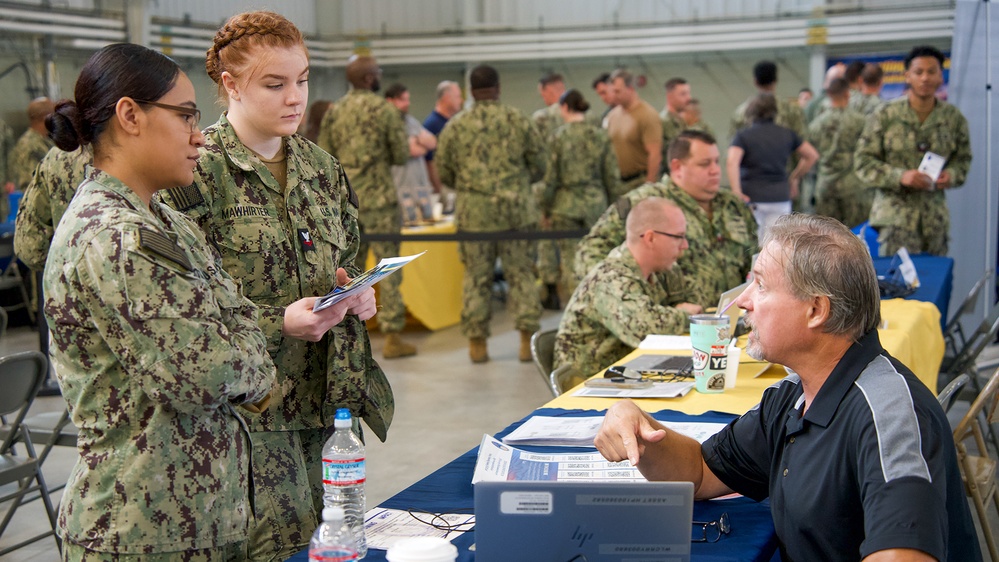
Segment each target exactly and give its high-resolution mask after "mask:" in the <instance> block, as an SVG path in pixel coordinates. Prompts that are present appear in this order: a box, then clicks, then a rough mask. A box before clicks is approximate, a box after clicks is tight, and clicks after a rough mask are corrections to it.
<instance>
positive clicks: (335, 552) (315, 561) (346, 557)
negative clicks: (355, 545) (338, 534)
mask: <svg viewBox="0 0 999 562" xmlns="http://www.w3.org/2000/svg"><path fill="white" fill-rule="evenodd" d="M350 560H357V551H354V550H349V549H346V548H341V549H330V550H323V551H320V552H309V562H349V561H350Z"/></svg>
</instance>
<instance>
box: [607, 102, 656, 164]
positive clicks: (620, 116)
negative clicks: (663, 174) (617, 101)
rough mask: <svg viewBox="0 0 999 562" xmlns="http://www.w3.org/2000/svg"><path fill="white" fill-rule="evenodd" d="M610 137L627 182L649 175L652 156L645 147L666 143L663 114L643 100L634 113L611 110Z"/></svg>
mask: <svg viewBox="0 0 999 562" xmlns="http://www.w3.org/2000/svg"><path fill="white" fill-rule="evenodd" d="M607 134H609V135H610V138H611V143H612V144H613V145H614V154H616V155H617V165H618V168H620V169H621V177H622V178H627V177H630V176H634V175H635V174H640V173H645V172H646V169H645V168H646V166H647V165H648V157H649V153H648V151H646V150H645V145H646V144H649V143H654V142H662V139H663V124H662V121H661V120H660V119H659V113H658V112H656V110H655V109H653V107H652V106H651V105H649V104H648V102H646V101H644V100H639V102H638V105H636V106H635V108H634V109H632V110H631V111H628V110H626V109H624V108H623V107H622V106H620V105H619V106H617V107H615V108H614V109H612V110H611V112H610V113H609V114H608V115H607Z"/></svg>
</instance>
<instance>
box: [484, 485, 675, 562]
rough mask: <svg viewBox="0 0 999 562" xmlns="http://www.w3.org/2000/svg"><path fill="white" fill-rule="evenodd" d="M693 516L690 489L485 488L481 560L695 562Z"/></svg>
mask: <svg viewBox="0 0 999 562" xmlns="http://www.w3.org/2000/svg"><path fill="white" fill-rule="evenodd" d="M693 509H694V485H693V484H692V483H690V482H621V483H615V482H479V483H477V484H475V559H476V561H477V562H500V561H503V562H507V561H510V560H530V561H532V562H549V561H550V562H567V561H568V560H571V559H573V557H575V556H578V555H583V556H585V557H586V558H585V560H587V561H588V562H611V561H614V562H618V561H622V560H641V561H643V562H667V561H669V562H688V561H689V560H690V537H691V520H692V518H693ZM582 559H583V558H579V560H582Z"/></svg>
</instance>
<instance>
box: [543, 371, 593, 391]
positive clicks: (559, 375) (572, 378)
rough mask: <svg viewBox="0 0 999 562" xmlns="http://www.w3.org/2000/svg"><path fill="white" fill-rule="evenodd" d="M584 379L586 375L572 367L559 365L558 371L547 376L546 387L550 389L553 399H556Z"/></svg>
mask: <svg viewBox="0 0 999 562" xmlns="http://www.w3.org/2000/svg"><path fill="white" fill-rule="evenodd" d="M585 379H586V375H583V374H581V373H580V372H579V370H578V369H576V367H575V366H574V365H559V367H558V369H555V370H554V371H552V372H551V374H549V375H548V383H549V384H548V386H550V387H551V390H552V394H553V395H554V396H555V398H558V397H559V396H561V395H562V393H563V392H565V391H566V390H568V389H570V388H572V387H573V386H575V385H577V384H579V383H580V382H582V381H583V380H585Z"/></svg>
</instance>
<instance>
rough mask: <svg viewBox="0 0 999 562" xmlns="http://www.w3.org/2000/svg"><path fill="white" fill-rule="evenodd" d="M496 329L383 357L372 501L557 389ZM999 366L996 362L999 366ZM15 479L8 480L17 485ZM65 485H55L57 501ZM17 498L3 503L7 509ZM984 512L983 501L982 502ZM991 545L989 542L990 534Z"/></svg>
mask: <svg viewBox="0 0 999 562" xmlns="http://www.w3.org/2000/svg"><path fill="white" fill-rule="evenodd" d="M559 318H560V314H559V313H553V312H545V315H544V317H543V318H542V328H544V329H551V328H555V327H557V326H558V321H559ZM493 334H494V336H493V337H492V338H490V339H489V354H490V357H491V359H492V360H491V361H490V362H489V363H486V364H483V365H473V364H472V363H471V362H470V361H469V360H468V351H467V341H466V340H465V338H463V337H462V336H461V334H460V333H459V331H458V328H457V327H456V326H455V327H451V328H448V329H445V330H441V331H438V332H429V331H426V330H415V331H407V332H405V333H404V337H405V339H406V340H407V341H410V342H412V343H415V344H416V345H417V346H418V347H419V351H420V352H419V354H418V355H416V356H414V357H409V358H403V359H395V360H391V361H387V360H380V363H381V365H382V367H383V368H384V370H385V372H386V374H387V375H388V377H389V379H390V381H391V383H392V387H393V389H394V391H395V396H396V413H395V420H394V422H393V425H392V428H391V430H390V432H389V438H388V441H387V442H386V443H381V442H378V441H377V439H374V438H369V439H368V443H367V459H368V462H367V469H368V485H367V500H368V506H369V507H374V506H375V505H378V504H379V503H381V502H382V501H384V500H385V499H387V498H389V497H391V496H392V495H394V494H396V493H397V492H399V491H400V490H402V489H404V488H406V487H408V486H409V485H411V484H413V483H414V482H416V481H417V480H419V479H421V478H423V477H424V476H426V475H427V474H429V473H430V472H432V471H434V470H436V469H437V468H439V467H440V466H442V465H444V464H445V463H447V462H448V461H450V460H451V459H453V458H455V457H457V456H458V455H460V454H462V453H464V452H465V451H467V450H469V449H471V448H472V447H475V446H476V445H478V443H479V441H480V440H481V438H482V434H483V433H495V432H497V431H499V430H500V429H502V428H504V427H505V426H507V425H508V424H509V423H510V422H512V421H515V420H518V419H520V418H522V417H524V416H526V415H527V414H528V413H530V412H531V411H532V410H534V409H535V408H537V407H539V406H541V405H542V404H544V403H545V402H547V401H548V400H549V399H550V398H551V395H550V392H549V391H548V390H547V387H546V386H545V383H544V382H543V381H542V379H541V377H540V376H539V374H538V372H537V369H536V368H535V367H534V365H533V363H520V362H519V361H518V360H517V348H518V343H519V339H518V334H517V332H516V331H515V330H514V329H513V325H512V320H511V319H510V317H509V315H508V314H506V312H504V311H502V310H500V309H499V308H498V307H497V310H496V313H495V315H494V319H493ZM383 341H384V340H383V338H382V336H381V335H379V334H373V336H372V344H373V347H374V353H375V356H376V357H380V356H381V347H382V344H383ZM31 349H38V341H37V336H36V335H35V333H34V332H33V331H30V330H28V329H26V328H17V329H12V330H10V331H8V333H7V334H6V336H5V337H3V338H2V339H0V355H3V354H7V353H12V352H16V351H23V350H31ZM982 362H985V363H987V364H992V365H994V364H999V346H992V347H990V348H989V349H987V350H986V351H985V353H984V354H983V357H982ZM993 368H994V367H993ZM63 407H64V403H63V401H62V398H61V397H40V398H38V399H36V401H35V404H34V406H33V407H32V410H31V413H32V414H33V413H40V412H50V411H60V410H61V409H62V408H63ZM967 408H968V403H967V402H962V401H958V402H957V403H956V405H955V406H954V408H953V410H952V411H951V413H950V415H949V417H950V418H951V421H952V423H954V424H956V423H957V422H958V421H959V420H960V419H961V416H962V415H963V414H964V412H965V411H967ZM76 457H77V455H76V451H75V450H73V449H69V448H64V447H56V448H54V449H53V452H52V454H51V455H50V456H49V458H48V460H47V461H46V462H45V466H44V473H45V479H46V481H47V483H48V485H49V486H50V487H52V486H55V485H59V484H62V483H64V482H65V481H66V479H67V477H68V475H69V472H70V469H71V468H72V466H73V463H74V462H75V461H76ZM11 490H12V488H10V487H3V488H0V493H8V492H9V491H11ZM59 496H60V493H55V494H53V496H52V497H53V500H54V501H57V500H58V498H59ZM8 505H9V504H0V511H3V512H5V511H6V509H7V507H8ZM989 511H990V517H989V524H990V526H991V528H992V529H993V530H994V531H993V532H994V533H995V532H997V531H999V513H997V512H996V510H995V509H994V508H990V509H989ZM972 512H973V513H974V508H973V507H972ZM48 526H49V525H48V521H47V519H46V517H45V514H44V511H43V509H42V506H41V503H40V502H38V501H35V502H31V503H29V504H27V505H25V506H22V507H21V508H20V509H19V510H18V511H17V513H16V515H15V516H14V519H13V521H12V523H11V525H10V527H9V528H8V529H7V531H6V532H5V533H4V534H3V536H2V537H0V548H3V547H4V546H7V545H10V544H14V543H16V542H18V541H20V540H23V539H24V538H26V537H28V536H31V535H34V534H37V533H39V532H42V531H43V530H45V529H47V528H48ZM982 545H983V550H982V552H983V554H984V555H985V558H986V559H988V552H987V550H985V547H984V540H982ZM2 559H3V560H4V561H5V562H7V561H9V562H21V561H32V562H56V561H57V560H59V556H58V552H57V551H56V547H55V542H54V540H52V539H51V538H48V539H43V540H42V541H40V542H37V543H34V544H32V545H29V546H27V547H24V548H22V549H20V550H18V551H16V552H14V553H13V554H9V555H7V556H4V557H2Z"/></svg>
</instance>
